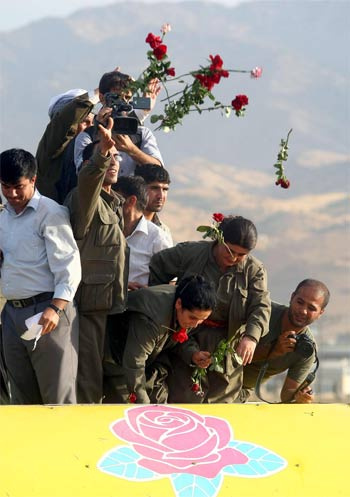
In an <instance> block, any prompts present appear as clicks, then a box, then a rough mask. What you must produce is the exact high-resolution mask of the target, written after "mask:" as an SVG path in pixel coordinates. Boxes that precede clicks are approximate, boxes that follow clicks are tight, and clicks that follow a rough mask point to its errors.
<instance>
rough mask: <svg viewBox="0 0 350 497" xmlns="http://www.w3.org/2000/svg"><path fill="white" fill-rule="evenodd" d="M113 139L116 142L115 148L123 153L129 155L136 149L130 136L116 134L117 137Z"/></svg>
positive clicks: (114, 136)
mask: <svg viewBox="0 0 350 497" xmlns="http://www.w3.org/2000/svg"><path fill="white" fill-rule="evenodd" d="M113 138H114V141H115V146H116V147H117V149H118V150H119V151H121V152H125V153H127V154H130V153H132V151H133V149H134V148H135V147H136V145H135V144H134V143H133V142H132V140H131V138H130V137H129V135H118V134H115V135H113ZM136 148H137V147H136Z"/></svg>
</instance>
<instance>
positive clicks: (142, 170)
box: [135, 164, 170, 185]
mask: <svg viewBox="0 0 350 497" xmlns="http://www.w3.org/2000/svg"><path fill="white" fill-rule="evenodd" d="M135 176H141V177H142V178H143V179H144V180H145V181H146V183H147V185H148V184H149V183H154V182H155V181H157V182H158V183H167V184H170V176H169V173H168V171H167V170H166V169H164V167H162V166H158V165H157V164H141V165H139V164H138V165H137V166H136V167H135Z"/></svg>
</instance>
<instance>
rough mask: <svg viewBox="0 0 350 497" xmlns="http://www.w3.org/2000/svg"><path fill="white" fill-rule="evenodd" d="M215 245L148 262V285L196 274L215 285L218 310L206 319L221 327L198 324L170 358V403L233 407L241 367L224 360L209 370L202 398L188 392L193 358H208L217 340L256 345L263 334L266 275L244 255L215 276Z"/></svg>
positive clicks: (181, 247) (187, 245)
mask: <svg viewBox="0 0 350 497" xmlns="http://www.w3.org/2000/svg"><path fill="white" fill-rule="evenodd" d="M215 243H216V242H207V241H200V242H184V243H179V244H178V245H176V247H173V248H170V249H166V250H162V251H161V252H158V253H157V254H155V255H154V256H153V257H152V259H151V263H150V284H151V285H154V284H160V283H168V282H169V281H171V280H172V279H173V278H175V277H177V278H178V280H181V279H182V278H184V277H186V276H189V275H194V274H200V275H202V276H203V277H204V278H206V279H207V280H210V281H212V282H213V283H214V285H215V287H216V294H217V307H216V309H215V311H213V313H212V314H211V316H210V318H209V319H210V320H214V321H217V322H222V323H223V326H222V327H217V328H213V327H208V326H205V325H201V326H199V327H198V328H196V329H195V330H193V331H192V332H191V336H190V339H189V340H188V341H187V342H185V343H183V344H181V346H178V347H177V348H176V354H175V353H174V354H172V355H171V361H172V373H171V374H169V377H168V386H169V398H168V400H169V402H180V403H184V402H194V403H196V402H208V403H211V402H225V403H227V402H233V401H234V400H235V398H236V397H237V396H238V393H239V391H240V389H241V386H242V375H243V368H242V366H238V365H236V364H234V363H233V361H232V358H231V356H229V357H226V364H225V368H224V369H225V371H224V373H219V372H216V371H208V374H207V376H206V378H205V379H204V380H203V384H202V386H203V391H204V396H203V397H199V396H198V395H196V393H194V392H193V391H192V390H191V385H192V383H191V375H192V373H193V364H191V358H192V354H193V352H195V351H199V350H205V351H209V352H211V353H213V352H214V351H215V349H216V347H217V345H218V343H219V342H220V341H221V340H222V339H225V340H226V339H228V338H232V337H233V343H234V346H236V345H237V344H238V343H239V340H240V339H241V337H242V335H243V334H245V335H249V336H251V337H253V338H254V339H255V340H256V341H257V342H258V341H259V340H260V338H261V336H263V335H264V334H265V333H266V332H267V329H268V322H269V318H270V309H271V307H270V298H269V292H268V291H267V277H266V271H265V269H264V267H263V265H262V263H261V262H260V261H259V260H258V259H256V258H255V257H253V256H251V255H248V256H247V257H246V258H245V260H244V261H242V262H240V263H238V264H237V265H235V266H232V267H230V268H229V269H228V270H227V271H226V272H225V273H222V272H221V271H220V268H219V266H218V265H217V263H216V261H215V259H214V256H213V247H214V244H215Z"/></svg>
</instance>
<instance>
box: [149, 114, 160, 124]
mask: <svg viewBox="0 0 350 497" xmlns="http://www.w3.org/2000/svg"><path fill="white" fill-rule="evenodd" d="M159 118H160V116H157V115H156V114H152V115H151V117H150V121H151V123H156V122H157V121H159Z"/></svg>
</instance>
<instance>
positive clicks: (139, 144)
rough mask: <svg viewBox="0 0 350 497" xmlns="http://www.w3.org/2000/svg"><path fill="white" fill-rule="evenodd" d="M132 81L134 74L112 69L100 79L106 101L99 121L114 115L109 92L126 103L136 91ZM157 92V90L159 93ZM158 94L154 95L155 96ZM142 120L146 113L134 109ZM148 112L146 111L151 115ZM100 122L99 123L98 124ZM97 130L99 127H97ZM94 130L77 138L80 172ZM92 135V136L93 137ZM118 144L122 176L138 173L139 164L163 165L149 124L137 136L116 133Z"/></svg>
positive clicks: (101, 91) (120, 173)
mask: <svg viewBox="0 0 350 497" xmlns="http://www.w3.org/2000/svg"><path fill="white" fill-rule="evenodd" d="M131 82H132V78H131V76H129V75H128V74H123V73H121V72H119V71H111V72H107V73H105V74H103V76H102V77H101V79H100V82H99V98H100V102H101V103H102V104H103V107H102V109H101V110H100V111H99V113H98V115H97V120H98V121H100V122H102V123H103V124H105V123H104V121H105V119H106V117H108V116H109V115H110V114H111V111H112V109H111V108H110V107H107V106H106V99H105V95H106V94H108V93H112V94H114V95H115V96H119V98H120V99H121V100H124V101H125V102H126V103H127V102H129V101H130V100H131V98H132V91H131V90H130V83H131ZM156 94H157V91H155V92H153V95H156ZM155 98H156V96H154V97H153V99H155ZM134 112H135V115H136V116H137V118H138V120H139V122H143V119H144V117H145V112H144V111H140V112H138V111H137V110H135V111H134ZM147 113H148V112H146V114H147ZM97 124H98V123H96V126H97ZM95 129H97V128H95ZM90 131H91V132H90V133H87V132H86V131H84V132H82V133H79V135H78V136H77V138H76V140H75V145H74V162H75V166H76V168H77V171H78V170H79V169H80V166H81V164H82V160H83V157H82V154H83V150H84V148H85V147H86V146H87V145H88V144H89V143H91V142H92V141H93V138H94V133H95V132H94V128H90ZM91 135H92V136H91ZM113 139H114V141H115V146H116V148H117V150H118V152H119V153H120V159H119V160H120V170H119V177H120V176H130V175H133V174H134V171H135V167H136V165H137V164H148V163H154V164H158V165H159V166H161V165H162V164H163V159H162V156H161V153H160V151H159V148H158V144H157V141H156V138H155V136H154V134H153V133H152V131H151V130H150V129H149V128H147V127H145V126H142V125H141V126H138V130H137V133H136V134H134V135H127V134H119V133H118V132H114V133H113Z"/></svg>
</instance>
